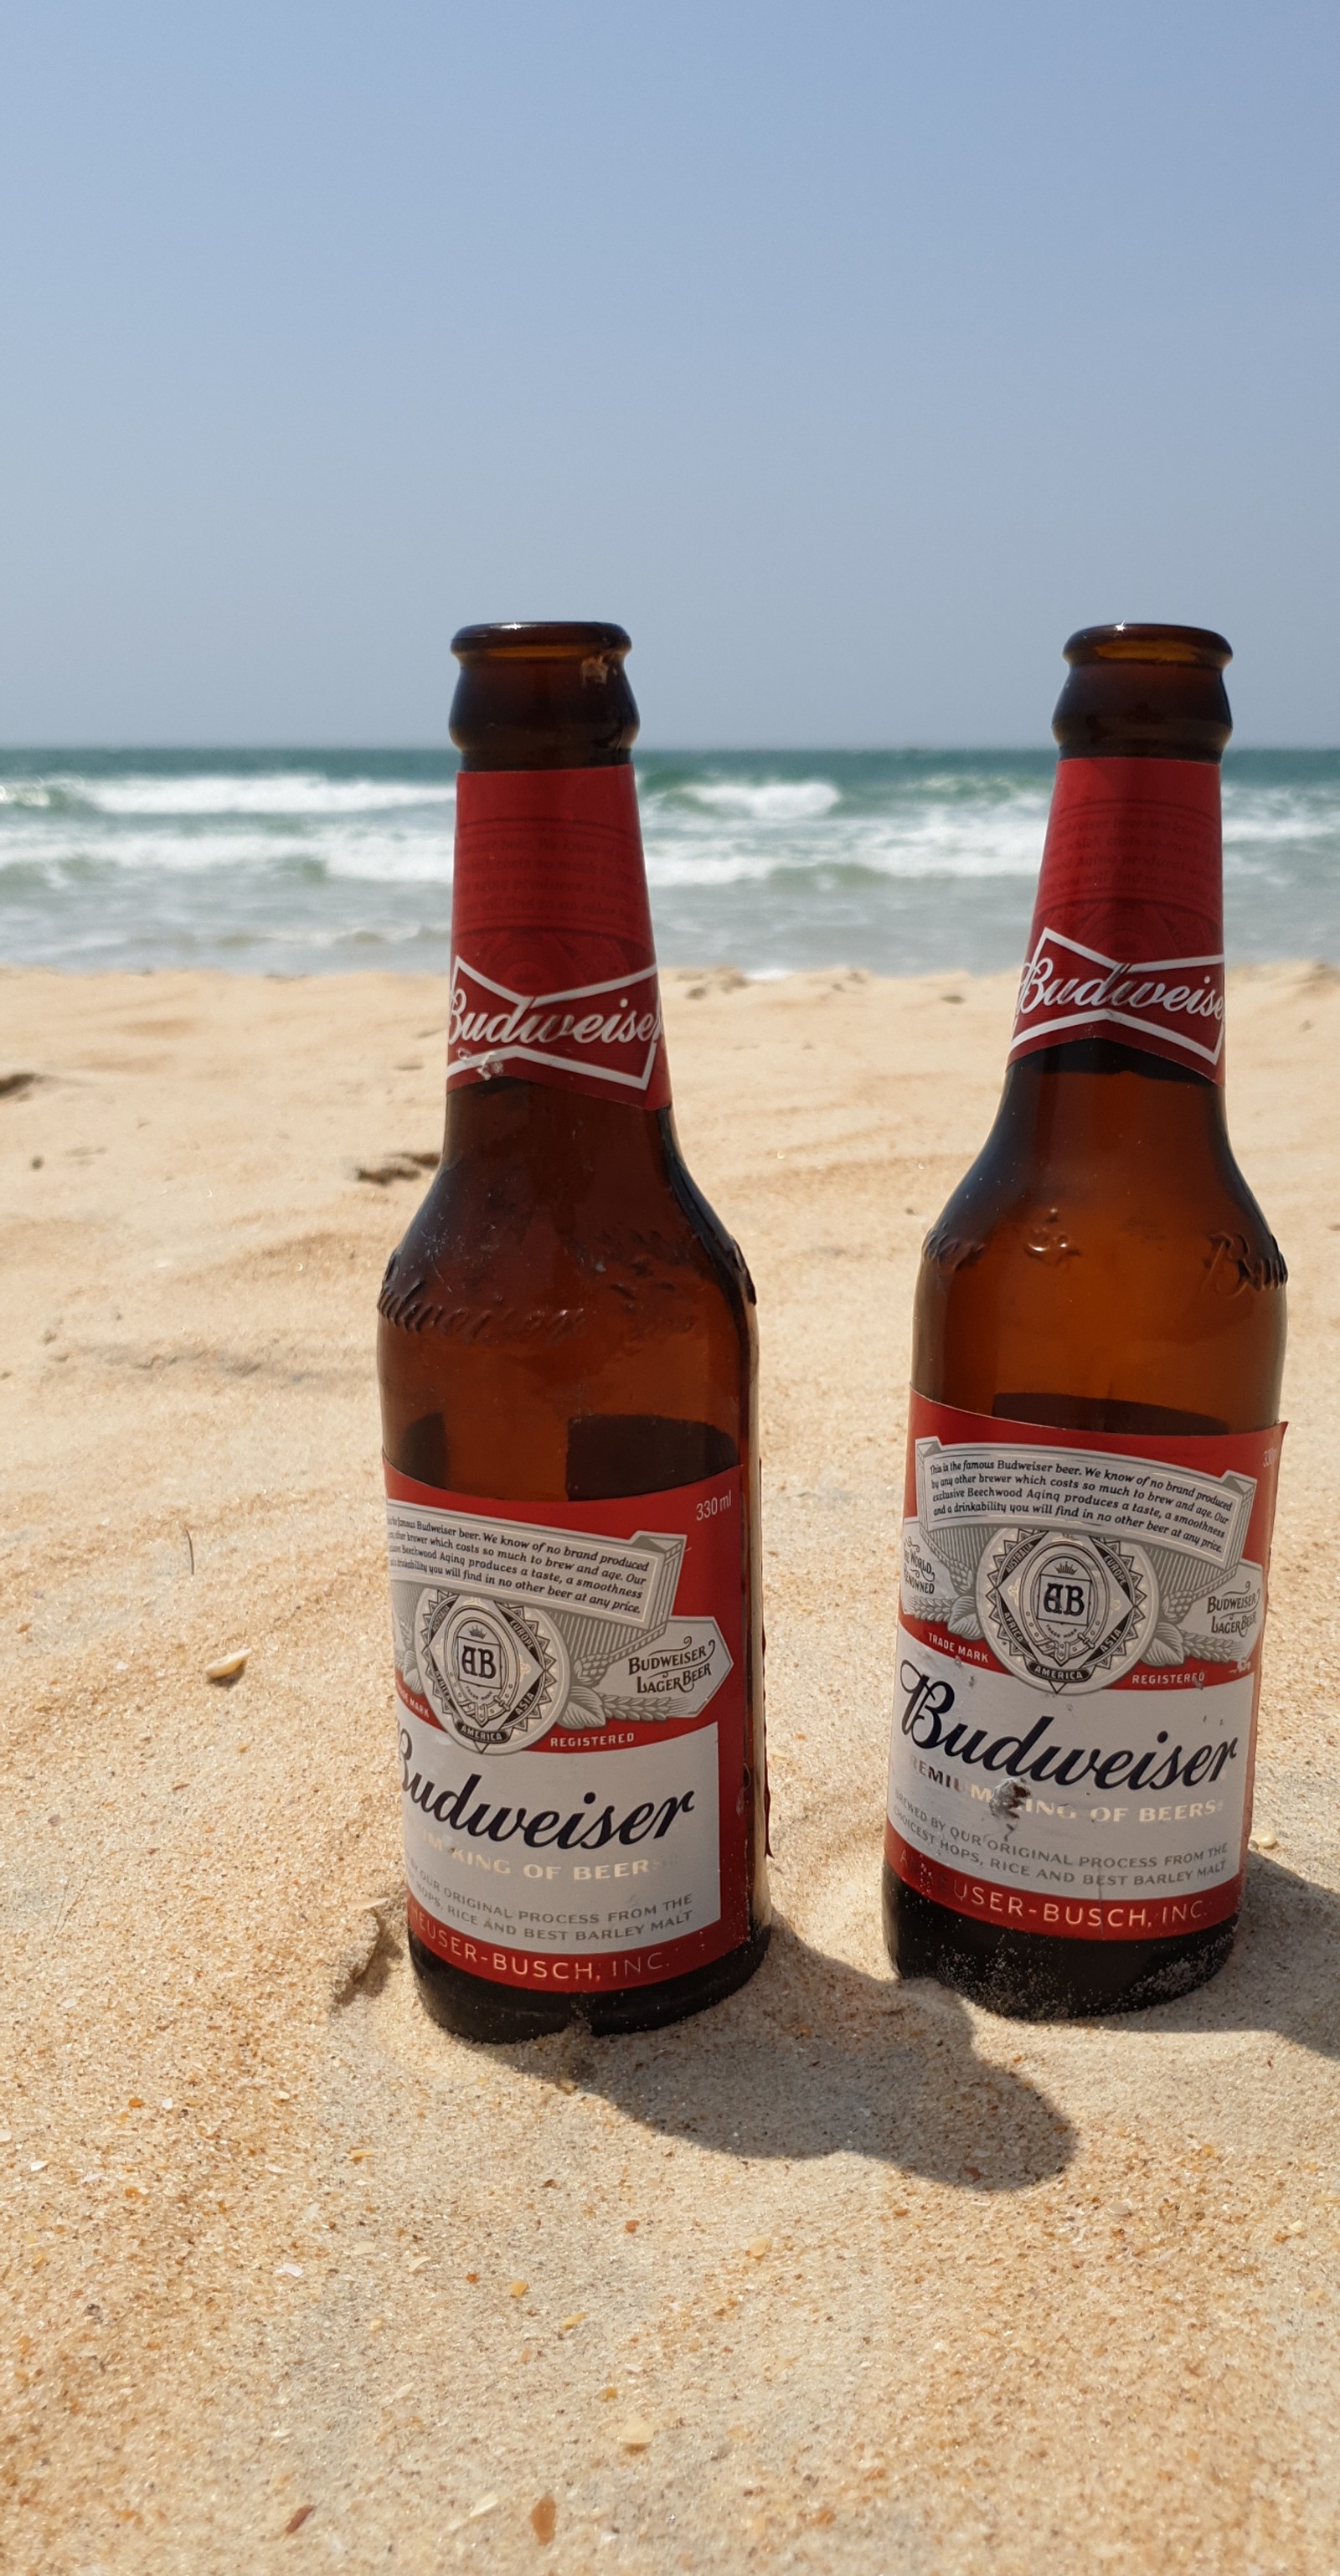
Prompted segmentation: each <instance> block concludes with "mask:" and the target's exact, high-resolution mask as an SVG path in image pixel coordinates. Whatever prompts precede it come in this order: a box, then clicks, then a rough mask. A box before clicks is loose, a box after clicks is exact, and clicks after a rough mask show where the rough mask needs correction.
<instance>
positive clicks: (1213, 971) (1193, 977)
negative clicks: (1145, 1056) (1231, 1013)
mask: <svg viewBox="0 0 1340 2576" xmlns="http://www.w3.org/2000/svg"><path fill="white" fill-rule="evenodd" d="M1101 1027H1108V1028H1110V1029H1111V1030H1112V1032H1113V1034H1114V1035H1116V1034H1118V1033H1120V1032H1121V1031H1123V1030H1124V1031H1126V1032H1127V1034H1128V1036H1129V1037H1130V1038H1131V1039H1133V1040H1134V1042H1135V1043H1137V1044H1139V1045H1141V1046H1152V1047H1154V1049H1155V1050H1156V1052H1157V1053H1159V1054H1161V1055H1162V1054H1167V1055H1170V1056H1173V1057H1175V1058H1176V1057H1180V1058H1182V1059H1183V1060H1184V1061H1186V1062H1189V1063H1192V1064H1195V1065H1197V1066H1198V1067H1199V1069H1200V1070H1201V1071H1202V1072H1203V1073H1209V1074H1217V1073H1218V1071H1219V1065H1220V1058H1221V1056H1222V1054H1223V1047H1224V961H1223V958H1222V956H1217V957H1153V958H1145V959H1142V960H1141V961H1139V962H1138V963H1136V964H1130V963H1128V962H1125V961H1123V960H1122V959H1120V958H1116V957H1105V956H1104V955H1103V953H1102V951H1101V950H1100V949H1097V948H1086V947H1085V946H1084V944H1083V942H1082V941H1081V940H1078V939H1072V938H1069V937H1068V936H1067V935H1066V933H1065V932H1064V931H1060V930H1044V931H1043V933H1042V935H1041V937H1040V938H1039V940H1038V941H1037V944H1036V946H1035V948H1034V950H1033V954H1032V956H1031V957H1030V958H1029V961H1028V964H1027V965H1026V966H1025V968H1024V972H1023V980H1022V982H1021V984H1020V986H1019V1001H1018V1007H1017V1009H1016V1012H1015V1021H1014V1038H1013V1041H1012V1043H1011V1046H1010V1054H1011V1055H1012V1056H1017V1055H1021V1054H1023V1053H1025V1052H1027V1051H1028V1050H1029V1049H1030V1048H1033V1047H1038V1046H1055V1045H1056V1044H1057V1043H1058V1042H1059V1041H1060V1040H1061V1039H1064V1038H1076V1037H1081V1036H1082V1035H1083V1034H1084V1033H1085V1031H1086V1030H1090V1031H1097V1030H1098V1029H1099V1028H1101Z"/></svg>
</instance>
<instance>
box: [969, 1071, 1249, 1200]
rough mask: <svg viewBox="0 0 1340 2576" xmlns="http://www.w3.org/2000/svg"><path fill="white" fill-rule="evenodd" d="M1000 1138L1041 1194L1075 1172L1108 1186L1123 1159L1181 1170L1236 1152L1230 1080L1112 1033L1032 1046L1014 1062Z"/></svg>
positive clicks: (1008, 1074) (1070, 1181)
mask: <svg viewBox="0 0 1340 2576" xmlns="http://www.w3.org/2000/svg"><path fill="white" fill-rule="evenodd" d="M996 1141H997V1143H998V1144H999V1145H1001V1146H1003V1147H1004V1149H1005V1151H1006V1152H1007V1153H1008V1155H1009V1156H1010V1159H1011V1161H1012V1162H1015V1163H1017V1165H1018V1168H1019V1170H1020V1172H1021V1174H1022V1173H1027V1174H1028V1175H1029V1177H1030V1180H1031V1182H1033V1183H1034V1184H1035V1186H1036V1189H1037V1191H1038V1194H1039V1195H1045V1193H1046V1190H1047V1188H1048V1186H1049V1184H1050V1183H1051V1182H1055V1184H1056V1185H1057V1186H1058V1187H1059V1186H1060V1185H1061V1183H1062V1181H1063V1180H1064V1181H1065V1183H1066V1185H1067V1186H1068V1187H1073V1185H1074V1183H1075V1180H1076V1178H1077V1177H1082V1178H1083V1180H1084V1182H1085V1184H1086V1185H1087V1186H1093V1187H1095V1188H1098V1189H1100V1190H1101V1189H1102V1188H1103V1187H1104V1185H1105V1180H1104V1176H1105V1173H1107V1172H1109V1169H1110V1167H1111V1166H1113V1165H1115V1164H1122V1165H1131V1164H1134V1165H1136V1166H1138V1167H1139V1168H1140V1169H1141V1170H1142V1171H1144V1172H1145V1173H1146V1174H1152V1173H1153V1172H1154V1171H1155V1170H1158V1171H1164V1170H1167V1171H1170V1172H1176V1171H1177V1170H1178V1169H1181V1170H1182V1171H1183V1172H1185V1171H1187V1170H1189V1169H1190V1168H1192V1165H1193V1163H1194V1162H1195V1161H1197V1160H1198V1159H1199V1158H1200V1157H1201V1156H1203V1155H1204V1154H1205V1153H1207V1152H1208V1153H1209V1154H1210V1156H1211V1157H1212V1158H1213V1159H1214V1160H1215V1161H1216V1162H1217V1161H1218V1160H1219V1159H1220V1158H1221V1156H1223V1155H1225V1154H1227V1153H1228V1151H1229V1145H1228V1125H1227V1121H1226V1119H1225V1116H1224V1094H1223V1088H1222V1085H1221V1084H1219V1083H1217V1082H1214V1081H1211V1080H1210V1079H1209V1078H1208V1077H1207V1076H1206V1075H1205V1074H1203V1073H1199V1072H1197V1071H1195V1070H1194V1068H1193V1067H1192V1066H1190V1065H1185V1064H1177V1063H1174V1062H1172V1061H1171V1060H1170V1059H1169V1058H1168V1057H1167V1056H1163V1055H1158V1054H1155V1053H1153V1052H1152V1051H1151V1050H1149V1049H1148V1048H1145V1047H1137V1046H1127V1045H1125V1044H1123V1043H1122V1042H1121V1041H1120V1040H1119V1039H1117V1038H1115V1037H1111V1036H1097V1037H1081V1038H1070V1039H1066V1040H1063V1041H1061V1042H1060V1043H1059V1044H1057V1045H1054V1046H1047V1047H1038V1048H1034V1049H1031V1050H1030V1051H1029V1052H1028V1053H1026V1054H1024V1055H1022V1056H1018V1057H1016V1058H1015V1059H1014V1060H1013V1061H1012V1062H1011V1063H1010V1065H1009V1066H1008V1067H1007V1069H1006V1074H1005V1087H1004V1091H1003V1093H1002V1095H1001V1103H1000V1109H999V1113H998V1116H997V1120H996Z"/></svg>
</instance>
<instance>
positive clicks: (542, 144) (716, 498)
mask: <svg viewBox="0 0 1340 2576" xmlns="http://www.w3.org/2000/svg"><path fill="white" fill-rule="evenodd" d="M0 64H2V65H3V77H4V89H5V95H6V108H5V144H4V152H3V157H2V158H0V226H2V227H3V237H4V240H5V243H6V255H5V260H4V263H3V273H2V274H0V378H2V381H3V394H2V395H0V481H2V488H3V493H4V542H3V555H2V559H0V603H2V606H0V740H3V741H5V742H8V743H11V744H14V743H21V742H26V743H52V744H55V743H132V742H137V743H165V744H166V743H174V742H176V743H201V744H208V743H248V742H254V743H279V742H288V743H341V742H344V743H366V744H374V743H431V742H440V741H442V740H444V739H445V730H446V712H447V707H448V704H449V700H450V693H451V684H452V677H453V675H454V669H455V666H454V664H453V663H452V662H451V659H450V653H449V649H448V648H449V641H450V637H451V634H452V631H453V629H454V628H455V627H456V626H457V625H459V624H461V623H463V622H465V621H467V620H471V619H476V618H484V617H491V616H604V617H617V618H619V619H621V620H622V621H623V623H624V624H626V625H627V626H629V627H630V629H631V631H632V634H633V638H634V644H635V653H634V657H633V661H632V664H631V666H630V667H631V674H632V677H633V680H634V684H635V687H636V690H637V695H638V699H639V702H640V705H641V708H642V714H643V727H644V735H645V738H646V740H647V741H648V742H649V743H654V744H661V745H669V744H685V745H688V744H693V745H703V746H709V745H721V744H737V745H748V746H751V747H752V746H759V747H763V746H773V745H785V744H796V745H805V746H817V745H829V744H831V745H841V744H869V745H889V744H914V743H923V744H932V745H933V744H948V743H973V744H982V743H988V744H989V743H1000V744H1006V743H1026V742H1041V741H1044V740H1046V739H1047V738H1048V736H1047V720H1048V716H1049V714H1050V709H1051V706H1052V703H1053V699H1054V696H1055V693H1056V689H1057V686H1058V683H1059V680H1060V678H1061V676H1062V666H1061V662H1060V647H1061V644H1062V642H1063V640H1064V638H1065V636H1066V634H1067V633H1068V632H1069V630H1070V629H1071V628H1072V627H1074V626H1076V625H1080V624H1084V623H1088V622H1090V621H1093V620H1096V619H1099V618H1107V617H1119V616H1129V617H1168V618H1180V619H1187V620H1191V621H1194V622H1196V623H1200V624H1205V625H1216V626H1221V627H1222V628H1223V629H1224V630H1225V632H1226V633H1227V634H1228V635H1229V637H1230V638H1231V640H1232V642H1233V644H1234V646H1235V652H1236V661H1235V666H1234V670H1233V672H1232V673H1231V674H1230V683H1231V690H1232V696H1233V701H1234V708H1235V713H1236V716H1237V721H1238V732H1239V738H1240V739H1242V740H1245V741H1251V742H1257V743H1280V744H1285V743H1325V744H1336V743H1340V617H1338V616H1337V596H1338V594H1340V537H1338V533H1337V512H1336V487H1337V479H1338V476H1337V462H1338V460H1337V445H1338V443H1340V402H1338V401H1337V396H1338V395H1340V335H1338V334H1337V318H1338V306H1340V290H1338V288H1337V230H1338V225H1337V216H1338V215H1340V151H1337V145H1336V135H1337V130H1338V128H1340V119H1338V118H1337V108H1338V107H1340V79H1338V77H1337V75H1338V73H1340V14H1337V12H1336V10H1335V9H1334V7H1333V6H1330V5H1312V0H1304V5H1299V0H1272V5H1271V6H1270V7H1266V6H1264V5H1263V0H1217V5H1212V0H1125V5H1124V6H1123V7H1122V8H1121V10H1120V11H1113V10H1111V9H1108V8H1099V7H1097V6H1095V5H1093V0H1078V5H1076V0H1065V5H1061V0H1015V5H1006V6H1002V5H1001V4H1000V0H935V5H934V6H932V5H930V0H916V4H915V5H905V0H827V5H825V6H823V7H819V6H817V5H814V0H673V5H671V0H664V5H661V0H632V5H630V6H628V7H625V8H624V9H622V10H620V11H619V12H618V13H617V15H616V14H615V13H613V12H610V11H606V10H603V9H601V10H598V9H594V8H591V7H583V6H579V5H575V0H504V5H500V6H497V7H494V8H492V9H482V8H480V7H479V6H478V5H472V6H469V7H466V6H463V5H459V0H380V5H379V6H378V7H376V8H375V9H374V8H371V7H368V6H366V5H362V6H356V5H352V0H320V5H317V0H264V5H261V0H229V5H228V7H227V8H226V9H225V8H213V9H183V8H181V7H180V5H177V0H171V5H170V0H41V5H39V0H17V5H15V0H9V5H6V6H4V7H3V8H0Z"/></svg>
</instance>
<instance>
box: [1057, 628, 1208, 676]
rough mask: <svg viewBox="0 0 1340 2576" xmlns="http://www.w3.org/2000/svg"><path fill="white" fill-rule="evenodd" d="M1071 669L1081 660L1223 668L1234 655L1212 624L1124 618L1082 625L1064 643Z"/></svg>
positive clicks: (1188, 668)
mask: <svg viewBox="0 0 1340 2576" xmlns="http://www.w3.org/2000/svg"><path fill="white" fill-rule="evenodd" d="M1065 658H1066V660H1067V662H1069V664H1070V666H1071V668H1072V670H1073V669H1074V668H1075V667H1076V666H1077V665H1078V664H1080V663H1082V662H1155V663H1157V662H1161V663H1163V664H1165V665H1166V664H1168V663H1175V664H1180V665H1181V667H1182V669H1183V670H1192V671H1222V670H1224V669H1226V668H1227V666H1228V664H1229V663H1230V662H1231V661H1232V659H1233V647H1232V645H1231V644H1230V643H1229V642H1228V640H1227V637H1225V636H1223V635H1216V633H1215V631H1214V629H1213V627H1212V626H1147V625H1138V624H1137V623H1136V622H1135V621H1134V620H1133V619H1129V618H1122V619H1121V620H1120V621H1119V622H1118V623H1117V624H1116V625H1114V626H1081V627H1080V628H1079V629H1078V632H1077V633H1076V634H1074V635H1072V636H1071V638H1070V641H1069V643H1068V644H1067V645H1066V647H1065Z"/></svg>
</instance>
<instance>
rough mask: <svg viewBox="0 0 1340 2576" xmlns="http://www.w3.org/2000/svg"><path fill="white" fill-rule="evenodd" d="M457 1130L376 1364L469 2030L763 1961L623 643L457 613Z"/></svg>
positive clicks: (723, 1236) (745, 1406) (750, 1390)
mask: <svg viewBox="0 0 1340 2576" xmlns="http://www.w3.org/2000/svg"><path fill="white" fill-rule="evenodd" d="M453 650H454V651H455V653H456V654H457V656H458V658H459V660H460V663H461V676H460V681H459V684H458V687H457V691H456V696H455V700H454V702H453V706H452V715H451V731H452V736H453V739H454V741H455V742H456V744H457V745H458V747H459V749H460V751H461V754H462V761H463V767H462V772H461V776H460V779H459V783H458V810H457V856H456V880H455V891H454V902H453V932H452V948H453V960H452V988H451V1004H450V1012H451V1017H450V1028H449V1038H448V1072H447V1084H448V1088H447V1109H446V1130H445V1138H444V1144H443V1152H442V1161H441V1165H440V1167H439V1170H438V1172H437V1175H436V1177H435V1179H434V1181H433V1183H432V1186H431V1188H430V1190H429V1192H428V1195H427V1197H426V1199H425V1200H424V1203H423V1205H422V1207H421V1208H420V1209H419V1211H418V1214H417V1215H416V1216H415V1218H414V1220H413V1222H412V1223H411V1225H410V1227H409V1230H408V1232H407V1234H406V1236H405V1238H404V1241H403V1242H402V1244H401V1245H400V1247H399V1249H398V1250H397V1251H396V1252H395V1253H394V1254H393V1255H392V1257H391V1261H390V1264H389V1266H388V1269H387V1273H386V1278H385V1282H384V1284H383V1288H382V1294H381V1299H380V1310H379V1311H380V1334H379V1365H380V1378H381V1390H382V1413H383V1427H384V1449H385V1456H386V1462H387V1484H388V1494H389V1496H390V1502H389V1512H390V1519H391V1571H392V1601H393V1617H394V1626H395V1633H396V1647H397V1653H396V1663H397V1691H398V1715H399V1719H400V1727H401V1767H402V1793H403V1796H404V1803H405V1816H406V1852H407V1868H408V1875H409V1883H410V1948H411V1953H412V1957H413V1961H414V1965H415V1968H416V1970H417V1972H418V1976H419V1978H420V1981H421V1986H422V1991H423V1994H424V1998H425V2001H426V2002H427V2004H428V2006H429V2008H430V2010H431V2011H433V2012H434V2013H435V2014H436V2015H437V2017H438V2018H439V2019H440V2020H441V2021H443V2022H445V2023H446V2024H447V2025H448V2027H450V2028H451V2029H453V2030H457V2031H460V2032H463V2033H465V2034H466V2035H468V2036H470V2037H473V2038H479V2039H492V2040H504V2039H520V2038H525V2037H529V2036H531V2035H533V2034H535V2033H538V2032H542V2031H546V2030H552V2029H556V2028H558V2027H559V2026H560V2025H562V2024H563V2023H565V2022H567V2021H569V2020H571V2019H573V2018H581V2019H583V2020H584V2021H585V2022H587V2023H588V2024H589V2026H590V2027H591V2028H592V2029H593V2030H595V2031H618V2030H635V2029H640V2028H645V2027H648V2026H650V2025H652V2024H655V2023H659V2022H664V2021H670V2020H674V2019H676V2018H678V2017H679V2016H680V2015H682V2014H685V2013H689V2012H695V2011H697V2010H699V2009H700V2008H701V2007H702V2006H703V2005H705V2004H709V2003H712V2002H715V2001H716V2000H717V1999H718V1998H719V1997H721V1996H723V1995H725V1994H728V1993H730V1992H731V1991H732V1989H733V1988H735V1987H736V1986H738V1985H740V1984H741V1983H742V1982H743V1981H744V1979H745V1978H746V1977H748V1976H749V1975H750V1974H751V1972H752V1970H753V1969H754V1967H755V1966H756V1965H757V1963H758V1961H759V1959H760V1958H761V1956H762V1953H763V1949H764V1947H765V1945H766V1941H767V1933H768V1901H767V1887H766V1877H765V1867H764V1840H765V1822H764V1802H765V1774H764V1742H763V1673H762V1637H761V1625H760V1609H759V1586H758V1475H757V1448H756V1433H755V1374H756V1335H755V1316H754V1294H753V1289H752V1286H751V1283H750V1279H749V1274H748V1271H747V1269H746V1267H745V1264H744V1261H743V1259H742V1257H741V1255H740V1252H739V1250H738V1248H737V1246H736V1245H735V1244H734V1243H733V1242H732V1240H731V1238H730V1237H729V1235H728V1234H727V1233H726V1232H725V1230H724V1228H723V1227H722V1226H721V1224H720V1223H719V1221H718V1219H717V1218H716V1217H715V1216H714V1215H713V1213H712V1210H711V1209H710V1207H709V1206H708V1205H707V1203H706V1201H705V1200H704V1198H703V1197H702V1195H701V1193H700V1191H698V1190H697V1189H696V1188H695V1186H694V1183H693V1181H692V1180H691V1179H690V1177H689V1174H688V1172H687V1170H686V1169H685V1165H684V1161H683V1158H682V1155H681V1153H680V1148H679V1143H678V1139H677V1137H676V1133H675V1122H674V1115H673V1111H672V1109H671V1107H670V1098H669V1082H668V1076H667V1073H666V1067H665V1050H664V1039H663V1035H662V1032H661V1025H660V1012H659V1003H658V998H657V986H656V975H655V961H654V956H653V953H652V946H651V930H650V917H649V913H648V909H647V897H646V885H645V875H644V870H643V864H642V856H641V846H640V841H639V838H638V826H637V809H636V798H635V792H634V787H633V779H632V770H631V765H630V749H631V745H632V743H633V741H634V738H635V736H636V733H637V729H638V715H637V709H636V707H635V705H634V702H633V698H632V694H631V691H630V689H629V685H628V680H627V677H626V674H625V670H624V657H625V655H626V654H627V652H628V650H629V639H628V637H627V635H626V634H625V633H624V632H623V630H622V629H621V628H619V627H617V626H608V625H587V624H517V625H499V626H475V627H468V628H466V629H464V630H463V631H462V632H461V633H460V634H459V635H458V636H457V637H456V638H455V642H454V645H453Z"/></svg>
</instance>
